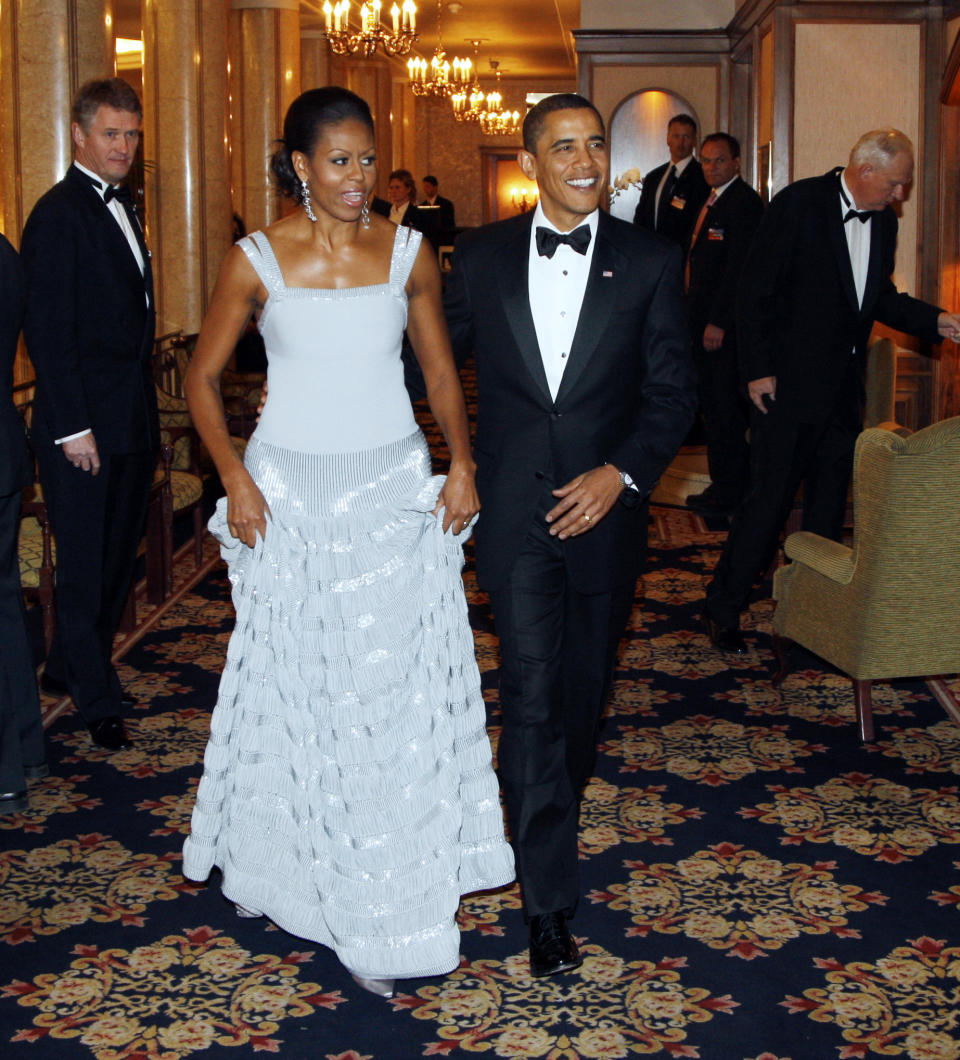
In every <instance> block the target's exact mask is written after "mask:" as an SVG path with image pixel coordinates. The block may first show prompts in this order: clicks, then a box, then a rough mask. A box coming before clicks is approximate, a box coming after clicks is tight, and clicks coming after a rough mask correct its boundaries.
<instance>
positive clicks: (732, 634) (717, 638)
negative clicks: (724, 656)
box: [701, 613, 747, 655]
mask: <svg viewBox="0 0 960 1060" xmlns="http://www.w3.org/2000/svg"><path fill="white" fill-rule="evenodd" d="M701 619H702V621H703V631H704V633H706V635H707V636H708V637H709V638H710V643H711V644H712V645H713V646H714V647H715V648H717V649H718V650H719V651H726V652H730V653H731V655H746V653H747V642H746V641H745V640H744V639H743V635H742V634H741V632H740V630H739V629H737V627H736V626H721V625H720V623H719V622H717V621H716V620H715V619H713V618H711V617H710V616H709V615H708V614H706V613H704V614H703V615H702V616H701Z"/></svg>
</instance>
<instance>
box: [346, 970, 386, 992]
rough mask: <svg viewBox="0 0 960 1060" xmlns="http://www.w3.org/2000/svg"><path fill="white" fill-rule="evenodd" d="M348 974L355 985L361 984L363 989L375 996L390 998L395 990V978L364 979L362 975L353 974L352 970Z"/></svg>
mask: <svg viewBox="0 0 960 1060" xmlns="http://www.w3.org/2000/svg"><path fill="white" fill-rule="evenodd" d="M350 975H351V977H352V978H353V981H354V982H355V983H356V984H357V986H362V987H363V989H364V990H368V991H369V992H370V993H371V994H376V995H377V997H387V998H390V997H393V995H394V993H395V991H396V986H397V981H396V979H365V978H364V977H363V976H362V975H354V973H353V972H351V973H350Z"/></svg>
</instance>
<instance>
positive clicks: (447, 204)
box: [420, 173, 456, 228]
mask: <svg viewBox="0 0 960 1060" xmlns="http://www.w3.org/2000/svg"><path fill="white" fill-rule="evenodd" d="M420 186H421V187H422V188H423V199H422V200H421V202H420V205H421V206H438V207H439V208H440V223H439V225H438V226H437V227H439V228H455V227H456V221H455V220H454V216H455V214H454V208H453V203H452V202H451V201H450V200H449V199H445V198H444V197H443V196H442V195H441V194H440V184H439V182H438V181H437V178H436V177H434V176H431V175H430V174H429V173H428V174H427V175H426V176H425V177H424V178H423V180H422V181H421V182H420Z"/></svg>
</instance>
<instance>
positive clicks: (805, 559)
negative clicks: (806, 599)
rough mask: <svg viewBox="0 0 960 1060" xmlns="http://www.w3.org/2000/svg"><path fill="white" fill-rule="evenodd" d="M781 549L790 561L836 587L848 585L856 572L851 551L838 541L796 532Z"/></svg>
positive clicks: (802, 531) (805, 531)
mask: <svg viewBox="0 0 960 1060" xmlns="http://www.w3.org/2000/svg"><path fill="white" fill-rule="evenodd" d="M783 548H784V551H785V552H786V554H787V556H789V558H790V559H792V560H796V562H797V563H802V564H803V565H804V566H806V567H810V568H811V569H812V570H815V571H816V572H817V573H818V574H822V575H823V576H824V577H825V578H829V579H830V581H832V582H837V584H838V585H849V584H850V582H851V581H852V580H853V574H854V571H855V570H856V564H855V563H854V562H853V549H850V548H847V546H846V545H841V544H840V542H839V541H831V540H830V538H828V537H821V536H820V535H819V534H813V533H811V532H810V531H809V530H798V531H797V532H796V533H795V534H790V536H789V537H788V538H787V540H786V541H785V542H784V546H783Z"/></svg>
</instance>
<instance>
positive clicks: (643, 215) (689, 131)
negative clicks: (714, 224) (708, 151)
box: [633, 114, 710, 251]
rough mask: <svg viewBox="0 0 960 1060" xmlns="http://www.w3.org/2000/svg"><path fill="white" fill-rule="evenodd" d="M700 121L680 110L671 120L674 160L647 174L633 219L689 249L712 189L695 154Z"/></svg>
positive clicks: (670, 143) (669, 142)
mask: <svg viewBox="0 0 960 1060" xmlns="http://www.w3.org/2000/svg"><path fill="white" fill-rule="evenodd" d="M696 142H697V123H696V122H695V121H694V120H693V118H691V117H690V115H689V114H677V115H676V117H673V118H671V119H670V121H669V122H668V123H667V147H668V148H669V149H670V161H669V162H664V163H663V165H662V166H657V168H656V169H652V170H650V172H649V173H648V174H647V175H646V176H645V177H644V178H643V186H642V187H641V189H640V201H639V202H638V203H637V209H636V212H635V213H634V215H633V223H634V224H635V225H640V226H641V227H642V228H646V229H648V230H649V231H651V232H659V233H660V235H662V236H665V237H666V238H667V239H672V240H673V241H674V242H675V243H679V244H680V246H681V247H682V248H683V249H684V251H686V249H687V246H688V245H689V242H690V233H691V232H692V231H693V226H694V224H695V223H696V220H697V216H698V214H699V213H700V207H701V206H703V204H704V202H705V201H706V198H707V195H709V194H710V189H709V188H708V187H707V182H706V181H705V180H704V179H703V170H702V169H701V168H700V163H699V162H698V161H697V160H696V159H695V158H694V157H693V148H694V145H695V144H696Z"/></svg>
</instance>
